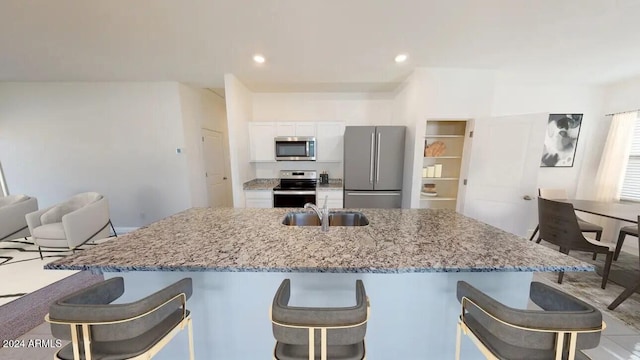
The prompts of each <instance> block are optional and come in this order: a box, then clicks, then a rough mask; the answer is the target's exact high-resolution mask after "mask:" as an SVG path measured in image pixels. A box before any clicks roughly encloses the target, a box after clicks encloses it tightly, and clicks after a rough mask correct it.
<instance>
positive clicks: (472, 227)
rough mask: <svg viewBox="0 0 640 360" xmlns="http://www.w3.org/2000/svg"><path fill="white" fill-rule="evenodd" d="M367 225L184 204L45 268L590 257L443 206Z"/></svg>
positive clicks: (509, 267)
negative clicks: (302, 222)
mask: <svg viewBox="0 0 640 360" xmlns="http://www.w3.org/2000/svg"><path fill="white" fill-rule="evenodd" d="M360 210H361V211H362V212H363V213H364V214H365V215H366V216H367V217H368V218H369V222H370V223H369V225H368V226H362V227H338V226H336V227H330V228H329V231H328V232H322V231H320V228H319V227H317V226H305V227H303V226H286V225H283V224H282V223H281V222H282V219H283V217H284V215H285V214H286V213H287V212H289V211H298V212H299V211H301V209H287V208H276V209H211V208H194V209H189V210H186V211H184V212H181V213H178V214H176V215H173V216H171V217H168V218H166V219H163V220H161V221H158V222H156V223H154V224H151V225H149V226H147V227H144V228H141V229H138V230H136V231H134V232H132V233H130V234H126V235H123V236H120V237H118V238H117V239H113V240H110V241H108V242H106V243H104V244H102V245H99V246H95V247H93V248H91V249H88V250H85V251H82V252H78V253H77V254H75V255H72V256H68V257H66V258H64V259H62V260H58V261H55V262H53V263H50V264H48V265H46V268H48V269H73V270H103V271H107V272H113V271H131V270H134V271H135V270H163V271H232V272H336V273H406V272H459V271H464V272H487V271H490V272H491V271H558V270H565V271H593V270H594V268H593V266H592V265H590V264H587V263H584V262H581V261H579V260H576V259H574V258H571V257H568V256H566V255H563V254H560V253H559V252H557V251H553V250H550V249H548V248H546V247H544V246H541V245H538V244H535V243H533V242H530V241H527V240H526V239H523V238H520V237H517V236H515V235H512V234H509V233H507V232H504V231H502V230H499V229H497V228H495V227H492V226H490V225H487V224H484V223H481V222H479V221H476V220H473V219H471V218H468V217H466V216H463V215H460V214H458V213H456V212H454V211H451V210H432V209H360Z"/></svg>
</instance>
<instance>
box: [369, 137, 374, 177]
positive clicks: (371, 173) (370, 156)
mask: <svg viewBox="0 0 640 360" xmlns="http://www.w3.org/2000/svg"><path fill="white" fill-rule="evenodd" d="M375 142H376V134H375V133H371V152H370V153H369V160H370V163H369V184H373V155H374V152H375V147H374V146H375Z"/></svg>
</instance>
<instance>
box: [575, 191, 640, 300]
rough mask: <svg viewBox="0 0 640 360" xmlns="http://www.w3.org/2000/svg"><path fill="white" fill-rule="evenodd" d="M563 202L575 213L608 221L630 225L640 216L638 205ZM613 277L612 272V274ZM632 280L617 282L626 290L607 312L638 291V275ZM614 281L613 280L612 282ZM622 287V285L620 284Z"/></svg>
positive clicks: (587, 201)
mask: <svg viewBox="0 0 640 360" xmlns="http://www.w3.org/2000/svg"><path fill="white" fill-rule="evenodd" d="M562 201H564V202H568V203H571V204H572V205H573V208H574V209H575V210H577V211H581V212H585V213H589V214H593V215H599V216H604V217H607V218H610V219H616V220H621V221H627V222H631V223H635V224H637V223H638V216H639V215H640V204H634V203H623V202H605V201H594V200H562ZM625 273H626V274H624V275H626V276H624V275H623V276H622V277H627V278H628V277H629V272H627V271H625ZM611 275H613V272H612V274H611ZM631 275H632V277H633V279H631V280H630V281H629V280H626V281H624V280H623V281H617V282H618V283H623V284H624V283H626V285H625V286H626V289H625V290H624V291H623V292H622V293H621V294H620V295H618V297H617V298H616V299H615V300H614V301H613V302H612V303H611V304H610V305H609V306H608V309H609V310H613V309H615V308H616V307H618V305H620V304H621V303H622V302H623V301H625V300H626V299H627V298H629V297H630V296H631V295H633V293H634V292H636V291H638V290H639V289H640V275H638V273H632V274H631ZM614 281H615V280H614ZM621 285H622V284H621Z"/></svg>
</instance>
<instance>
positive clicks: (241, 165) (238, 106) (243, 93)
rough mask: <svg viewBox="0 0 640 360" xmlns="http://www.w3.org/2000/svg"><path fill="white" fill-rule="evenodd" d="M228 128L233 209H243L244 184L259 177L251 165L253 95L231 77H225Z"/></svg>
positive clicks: (229, 75)
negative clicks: (250, 127)
mask: <svg viewBox="0 0 640 360" xmlns="http://www.w3.org/2000/svg"><path fill="white" fill-rule="evenodd" d="M224 84H225V100H226V106H227V124H228V129H229V159H230V161H231V179H232V184H233V185H232V188H233V206H234V207H244V191H243V190H242V184H243V183H244V182H246V181H249V180H251V179H253V178H255V177H256V171H255V169H254V168H253V167H252V166H251V164H250V163H249V161H250V159H251V157H250V154H249V121H251V119H252V118H253V114H252V112H253V111H252V94H251V91H249V89H247V87H246V86H244V84H242V82H240V80H238V78H236V77H235V76H234V75H232V74H226V75H225V76H224Z"/></svg>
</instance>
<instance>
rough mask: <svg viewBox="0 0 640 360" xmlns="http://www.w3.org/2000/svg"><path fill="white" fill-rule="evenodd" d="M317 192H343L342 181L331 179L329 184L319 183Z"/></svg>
mask: <svg viewBox="0 0 640 360" xmlns="http://www.w3.org/2000/svg"><path fill="white" fill-rule="evenodd" d="M316 189H317V190H342V179H329V183H328V184H320V181H318V186H317V187H316Z"/></svg>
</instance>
